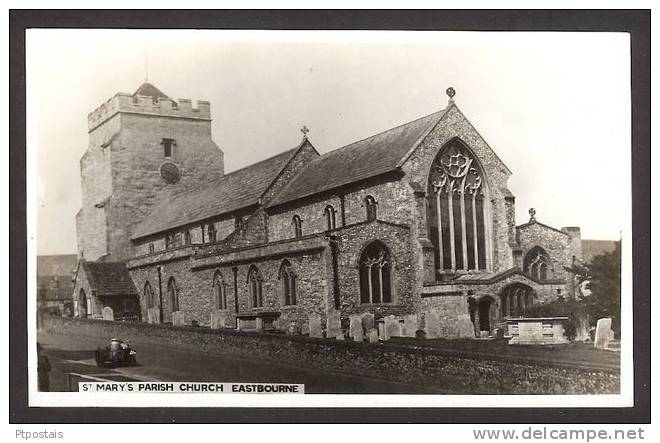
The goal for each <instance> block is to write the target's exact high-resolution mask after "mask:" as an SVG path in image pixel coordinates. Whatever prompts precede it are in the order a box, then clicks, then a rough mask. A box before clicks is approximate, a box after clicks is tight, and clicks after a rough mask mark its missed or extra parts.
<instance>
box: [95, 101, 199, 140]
mask: <svg viewBox="0 0 660 443" xmlns="http://www.w3.org/2000/svg"><path fill="white" fill-rule="evenodd" d="M118 113H131V114H146V115H153V116H159V117H174V118H188V119H195V120H211V104H210V103H209V102H208V101H205V100H197V103H196V106H193V101H192V100H191V99H188V98H180V99H178V100H176V101H175V100H172V99H170V98H164V97H158V98H155V97H151V96H147V95H133V94H127V93H124V92H119V93H117V94H115V95H114V96H112V97H111V98H110V99H108V100H107V101H106V102H105V103H103V104H102V105H101V106H99V107H98V108H96V109H95V110H94V111H92V112H90V113H89V115H88V116H87V124H88V130H89V132H91V131H93V130H94V129H95V128H97V127H98V126H100V125H101V124H103V123H104V122H106V121H107V120H109V119H110V118H112V117H113V116H115V115H116V114H118Z"/></svg>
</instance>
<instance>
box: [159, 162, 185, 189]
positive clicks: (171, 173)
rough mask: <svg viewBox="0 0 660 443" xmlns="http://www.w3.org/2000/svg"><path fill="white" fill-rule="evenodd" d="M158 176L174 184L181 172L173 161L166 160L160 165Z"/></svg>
mask: <svg viewBox="0 0 660 443" xmlns="http://www.w3.org/2000/svg"><path fill="white" fill-rule="evenodd" d="M160 176H161V177H163V180H165V183H169V184H174V183H176V182H178V181H179V179H180V178H181V173H180V172H179V168H178V167H177V166H176V165H175V164H174V163H170V162H167V163H163V164H162V165H161V166H160Z"/></svg>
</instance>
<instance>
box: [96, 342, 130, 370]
mask: <svg viewBox="0 0 660 443" xmlns="http://www.w3.org/2000/svg"><path fill="white" fill-rule="evenodd" d="M136 355H137V352H136V351H135V349H133V348H131V346H130V345H129V344H128V343H127V342H124V341H122V340H120V339H118V338H113V339H111V340H110V345H109V346H106V347H105V348H97V349H96V352H95V355H94V358H95V360H96V365H97V366H99V367H111V366H135V365H136V364H137V359H136Z"/></svg>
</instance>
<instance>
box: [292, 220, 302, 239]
mask: <svg viewBox="0 0 660 443" xmlns="http://www.w3.org/2000/svg"><path fill="white" fill-rule="evenodd" d="M291 224H292V225H293V235H294V237H295V238H298V237H302V220H301V218H300V216H299V215H294V216H293V219H292V220H291Z"/></svg>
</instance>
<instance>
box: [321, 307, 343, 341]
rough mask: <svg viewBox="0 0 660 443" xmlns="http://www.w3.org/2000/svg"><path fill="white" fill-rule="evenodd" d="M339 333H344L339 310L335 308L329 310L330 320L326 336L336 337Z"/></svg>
mask: <svg viewBox="0 0 660 443" xmlns="http://www.w3.org/2000/svg"><path fill="white" fill-rule="evenodd" d="M339 335H342V331H341V318H340V316H339V311H336V310H334V309H333V310H331V311H328V320H327V327H326V332H325V337H326V338H336V337H338V336H339Z"/></svg>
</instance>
